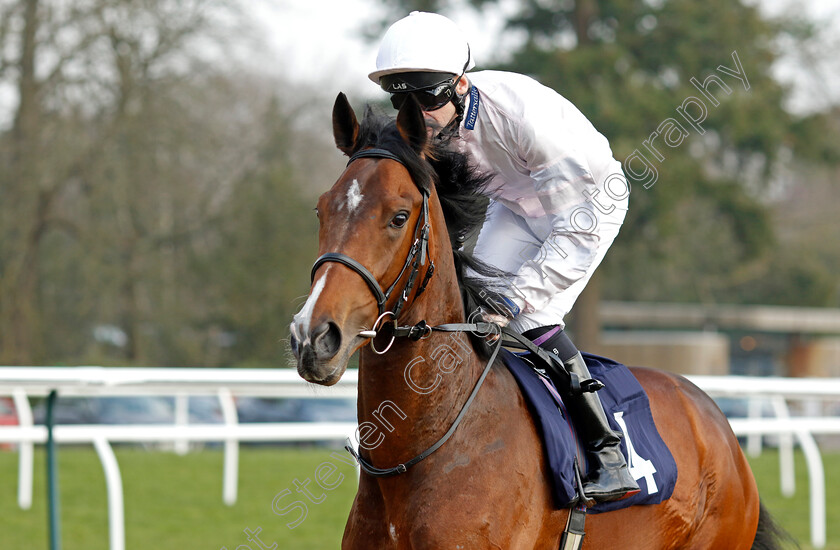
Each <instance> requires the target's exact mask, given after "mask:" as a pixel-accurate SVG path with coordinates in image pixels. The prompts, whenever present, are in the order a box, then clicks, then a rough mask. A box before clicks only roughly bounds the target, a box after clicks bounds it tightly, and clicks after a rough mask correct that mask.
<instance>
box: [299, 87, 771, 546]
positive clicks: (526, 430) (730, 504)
mask: <svg viewBox="0 0 840 550" xmlns="http://www.w3.org/2000/svg"><path fill="white" fill-rule="evenodd" d="M333 132H334V137H335V142H336V145H337V146H338V148H339V149H340V150H341V151H343V152H344V153H345V154H346V155H348V156H349V157H351V159H350V162H349V163H348V165H347V167H346V169H345V170H344V172H343V173H342V174H341V175H340V177H339V178H338V181H337V182H336V183H335V184H334V185H333V186H332V188H331V189H330V190H329V191H327V192H326V193H324V194H323V195H322V196H321V197H320V199H319V200H318V206H317V209H316V211H317V215H318V217H319V220H320V230H319V255H320V257H319V260H318V261H317V262H316V264H315V266H314V268H313V272H312V286H311V290H310V294H309V297H308V299H307V301H306V303H305V304H304V306H303V307H302V309H301V311H300V312H299V313H298V314H297V315H295V317H294V320H293V322H292V325H291V333H292V336H291V344H292V350H293V353H294V355H295V356H296V360H297V369H298V372H299V374H300V376H302V377H303V378H304V379H305V380H307V381H309V382H312V383H315V384H321V385H332V384H335V383H336V382H337V381H338V380H339V379H340V378H341V376H342V374H343V373H344V372H345V369H346V368H347V364H348V361H349V359H350V357H351V355H353V354H354V353H355V352H356V351H359V350H361V351H360V355H359V388H358V421H359V430H358V431H357V439H358V440H359V445H360V450H359V455H360V456H361V460H362V461H363V462H364V464H365V465H367V467H366V468H365V469H364V470H365V471H363V472H362V473H361V477H360V480H359V487H358V492H357V494H356V497H355V500H354V502H353V505H352V508H351V510H350V516H349V519H348V521H347V525H346V527H345V531H344V537H343V541H342V548H343V549H366V550H367V549H377V550H380V549H393V550H409V549H410V550H420V549H430V550H431V549H441V548H447V549H466V550H489V549H504V550H516V549H528V550H531V549H544V550H555V549H557V548H558V544H559V541H560V538H561V534H562V531H563V529H564V527H565V525H566V519H567V517H568V514H569V510H565V509H557V508H556V507H555V505H554V502H553V500H552V494H551V488H550V483H549V478H548V472H547V465H546V461H545V459H544V457H543V452H542V448H541V442H540V439H539V436H538V433H537V431H536V428H535V427H534V423H533V421H532V419H531V416H530V413H529V410H528V406H527V404H526V403H525V401H524V399H523V397H522V395H521V393H520V390H519V388H518V386H517V383H516V381H515V380H514V378H513V376H512V375H511V374H510V372H509V371H508V369H507V368H505V366H504V365H503V364H502V363H501V361H499V362H497V363H496V364H494V365H491V366H487V358H488V356H489V355H490V353H489V349H490V347H489V346H490V345H489V344H488V338H487V337H486V336H487V335H486V334H484V335H482V334H475V333H470V334H466V333H463V332H462V333H458V332H450V333H445V332H437V331H433V330H431V328H430V327H429V325H447V324H449V325H450V326H459V325H458V324H459V323H464V322H465V321H466V320H467V317H468V316H469V315H470V314H471V313H472V312H473V311H474V310H475V309H476V308H477V307H479V306H481V305H482V304H483V303H485V302H486V300H487V298H488V296H490V297H492V296H493V292H494V290H493V289H492V288H491V287H489V286H487V284H486V282H482V280H479V279H478V278H470V277H469V276H468V274H469V270H468V268H470V269H476V270H479V272H480V269H481V268H480V265H478V264H476V262H475V261H474V260H473V259H472V258H471V257H470V256H469V254H467V253H466V252H464V251H463V250H461V243H462V241H463V239H464V236H465V235H466V234H468V233H469V232H470V231H474V230H476V229H477V228H478V227H480V224H481V223H482V217H483V212H484V203H482V202H481V201H480V199H479V198H480V196H481V195H480V193H481V191H482V188H483V185H485V183H486V180H485V179H483V178H482V177H480V176H478V175H477V174H475V173H474V171H473V170H472V169H471V167H470V165H469V159H467V158H465V157H464V156H463V155H461V154H459V153H457V152H452V151H449V150H447V149H446V148H444V147H443V146H441V145H438V144H436V143H435V142H434V140H430V139H429V138H428V132H427V127H426V123H425V120H424V117H423V114H422V111H421V110H420V108H419V106H418V104H417V103H416V101H413V100H412V99H410V100H409V101H406V102H405V104H404V105H403V107H402V109H401V110H400V111H399V113H398V115H397V117H396V120H395V121H394V120H391V119H390V118H387V117H384V116H382V115H377V114H375V113H373V111H372V110H371V109H370V108H368V109H367V111H366V113H365V116H364V118H363V120H362V123H361V124H359V122H358V121H357V118H356V115H355V113H354V111H353V109H352V108H351V106H350V104H349V102H348V101H347V99H346V97H345V96H344V94H339V96H338V98H337V100H336V103H335V106H334V108H333ZM386 284H388V285H390V286H389V287H388V289H387V290H383V289H384V288H385V287H384V285H386ZM393 312H396V313H393ZM397 321H398V322H399V324H401V325H406V327H408V328H403V329H398V330H401V331H402V333H399V334H395V329H394V328H393V326H394V325H395V324H396V322H397ZM426 321H428V325H427V324H426ZM461 326H464V325H461ZM383 327H391V328H390V332H389V330H385V329H384V328H383ZM412 332H413V334H411V333H412ZM374 335H376V338H375V339H374V340H373V344H374V346H377V347H378V348H379V349H378V351H375V350H374V346H370V347H368V346H366V344H368V343H369V342H370V341H371V338H372V337H373V336H374ZM394 336H397V338H396V339H394ZM389 342H390V343H391V344H392V346H391V347H390V349H388V350H387V352H385V353H382V352H383V349H384V348H385V346H386V345H388V344H389ZM485 367H486V368H485ZM632 373H633V375H634V376H635V377H636V378H637V379H638V380H639V382H640V383H641V385H642V386H643V388H644V389H645V391H646V392H647V394H648V396H649V398H650V404H651V409H652V414H653V417H654V420H655V423H656V426H657V427H658V429H659V432H660V434H661V436H662V438H663V440H664V441H665V443H666V444H667V445H668V447H669V448H670V450H671V452H672V454H673V457H674V459H675V461H676V463H677V466H678V470H679V475H678V479H677V483H676V486H675V488H674V491H673V494H672V496H671V498H670V499H668V500H665V501H664V502H662V503H661V504H657V505H646V506H633V507H630V508H625V509H622V510H617V511H613V512H608V513H602V514H596V515H590V516H589V517H588V521H587V524H586V527H587V528H586V532H587V534H586V537H585V539H584V542H583V548H609V549H612V548H622V549H624V548H634V549H657V550H659V549H669V548H673V549H676V548H680V549H685V548H689V549H726V550H740V549H749V548H755V549H758V548H776V547H777V542H778V540H779V539H780V534H779V533H778V532H776V531H774V530H772V529H771V528H770V527H771V525H772V518H770V517H769V515H768V514H767V513H766V511H765V510H764V508H763V507H762V506H761V504H760V502H759V496H758V491H757V489H756V485H755V481H754V479H753V476H752V472H751V470H750V467H749V465H748V463H747V460H746V458H745V457H744V454H743V453H742V451H741V448H740V446H739V444H738V441H737V439H736V438H735V436H734V435H733V433H732V430H731V429H730V427H729V423H728V422H727V420H726V418H725V417H724V415H723V414H722V413H721V412H720V410H719V409H718V407H717V406H716V405H715V403H714V402H713V401H712V400H711V399H710V398H709V397H708V396H707V395H706V394H704V393H703V392H702V391H701V390H699V389H698V388H697V387H696V386H694V385H693V384H691V383H690V382H688V381H687V380H686V379H685V378H682V377H680V376H678V375H674V374H669V373H665V372H661V371H657V370H652V369H646V368H633V369H632ZM479 380H481V381H483V382H484V383H483V386H481V387H480V391H478V389H479V384H477V381H479ZM465 404H467V406H466V407H465ZM459 422H460V424H459ZM454 428H457V429H454ZM447 436H448V440H447ZM443 441H445V443H442V442H443ZM424 450H425V451H424ZM430 450H431V451H433V452H429V451H430ZM418 455H419V456H418ZM424 455H425V456H424ZM413 457H414V458H413ZM409 459H411V460H409ZM417 459H420V460H417ZM398 465H400V466H398ZM402 465H406V466H402ZM408 466H410V467H408ZM370 468H373V470H374V471H375V470H376V469H377V468H381V470H383V471H385V470H388V471H389V473H390V474H395V475H389V476H387V477H381V476H378V475H371V473H368V472H369V469H370Z"/></svg>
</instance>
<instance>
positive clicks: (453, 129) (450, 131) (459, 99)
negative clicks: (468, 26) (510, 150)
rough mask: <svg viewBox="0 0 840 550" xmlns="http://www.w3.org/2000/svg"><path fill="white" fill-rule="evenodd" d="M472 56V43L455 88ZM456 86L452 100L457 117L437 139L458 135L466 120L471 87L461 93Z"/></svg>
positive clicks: (442, 139) (446, 138)
mask: <svg viewBox="0 0 840 550" xmlns="http://www.w3.org/2000/svg"><path fill="white" fill-rule="evenodd" d="M470 56H471V52H470V45H469V44H467V62H466V63H464V68H463V69H462V70H461V74H460V76H458V79H457V80H456V81H455V88H457V87H458V84H460V82H461V79H462V78H464V75H465V74H466V72H467V67H468V66H469V64H470ZM471 87H472V84H470V88H471ZM455 88H453V90H452V91H453V92H454V93H453V94H452V99H451V100H450V101H452V104H453V105H455V118H453V119H452V122H450V123H449V124H447V125H446V127H445V128H444V129H443V130H441V131H440V133H439V134H438V135H437V139H439V140H441V141H449V140H450V139H452V138H454V137H458V131H459V130H460V128H461V121H463V120H464V103H465V102H466V98H467V96H468V95H469V94H470V89H469V88H467V91H466V92H465V93H463V94H459V93H458V92H457V91H455Z"/></svg>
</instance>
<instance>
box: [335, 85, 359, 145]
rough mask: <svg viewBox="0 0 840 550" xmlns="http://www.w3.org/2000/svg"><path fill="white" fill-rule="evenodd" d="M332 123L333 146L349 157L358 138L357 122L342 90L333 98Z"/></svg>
mask: <svg viewBox="0 0 840 550" xmlns="http://www.w3.org/2000/svg"><path fill="white" fill-rule="evenodd" d="M332 123H333V136H334V137H335V146H336V147H338V148H339V149H340V150H341V151H342V152H343V153H344V154H345V155H347V156H348V157H349V156H350V155H352V154H353V151H355V149H356V142H357V141H358V140H359V122H358V121H357V120H356V113H354V112H353V107H351V106H350V102H349V101H347V96H346V95H344V92H339V94H338V97H336V98H335V105H333V113H332Z"/></svg>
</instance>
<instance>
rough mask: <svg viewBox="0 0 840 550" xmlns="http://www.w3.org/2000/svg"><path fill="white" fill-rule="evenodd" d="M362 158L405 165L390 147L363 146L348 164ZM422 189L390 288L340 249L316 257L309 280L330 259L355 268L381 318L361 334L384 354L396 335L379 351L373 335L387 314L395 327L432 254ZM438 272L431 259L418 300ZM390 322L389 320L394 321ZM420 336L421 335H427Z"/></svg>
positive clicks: (426, 198) (425, 194) (426, 194)
mask: <svg viewBox="0 0 840 550" xmlns="http://www.w3.org/2000/svg"><path fill="white" fill-rule="evenodd" d="M361 158H374V159H389V160H394V161H396V162H399V163H400V164H402V165H403V166H405V162H403V160H402V159H401V158H400V157H398V156H397V155H395V154H394V153H392V152H391V151H388V150H387V149H379V148H373V149H362V150H361V151H358V152H356V153H354V154H353V156H351V157H350V160H349V161H347V166H349V165H350V164H351V163H352V162H353V161H355V160H358V159H361ZM418 188H419V189H420V194H421V195H423V207H422V210H421V212H420V217H419V218H417V225H415V227H414V243H413V244H412V245H411V250H409V252H408V257H406V259H405V263H404V264H403V267H402V269H401V270H400V274H399V275H397V278H396V279H395V280H394V282H393V283H391V286H389V287H388V289H387V290H383V289H382V286H380V284H379V281H377V280H376V277H374V276H373V274H372V273H371V272H370V271H369V270H368V269H367V268H366V267H365V266H363V265H362V264H361V263H359V262H358V261H356V260H354V259H353V258H351V257H350V256H348V255H346V254H341V253H340V252H327V253H326V254H323V255H321V256H320V257H319V258H318V259H317V260H315V264H314V265H313V266H312V273H311V274H310V280H311V281H314V280H315V272H316V271H318V268H320V267H321V266H322V265H324V264H325V263H328V262H335V263H339V264H342V265H344V266H347V267H349V268H350V269H352V270H353V271H355V272H356V273H357V274H358V275H359V276H360V277H361V278H362V279H363V280H364V281H365V283H367V285H368V287H369V288H370V290H371V292H373V296H374V298H376V306H377V308H378V309H379V318H378V319H377V320H376V322H375V323H374V325H373V330H371V331H363V332H362V333H361V334H360V335H361V336H363V337H368V338H371V348H372V349H373V351H374V352H376V353H377V354H380V355H381V354H383V353H385V352H386V351H388V349H389V348H390V347H391V344H393V341H394V340H393V338H391V342H390V343H389V344H388V346H387V347H386V348H385V349H383V350H378V349H376V347H375V346H374V336H375V335H376V331H377V328H378V327H379V325H380V324H381V323H383V321H384V319H385V318H386V317H389V316H390V317H391V321H392V322H393V328H394V329H396V328H397V327H396V321H397V318H398V317H399V315H400V312H401V311H402V309H403V306H405V304H406V302H408V297H409V295H410V294H411V291H412V289H413V288H414V283H415V282H416V280H417V276H418V275H419V273H420V270H421V268H422V267H423V266H425V265H426V257H427V256H428V254H429V230H430V229H431V226H430V224H429V190H428V189H425V188H424V187H422V186H418ZM409 268H410V269H411V272H410V273H409V275H408V280H407V281H406V283H405V286H404V287H403V289H402V291H401V292H400V295H399V299H398V300H397V303H396V305H395V306H394V309H393V311H386V310H385V307H386V304H387V303H388V301H389V300H390V298H391V295H392V294H393V292H394V289H395V288H396V286H397V283H399V282H400V280H402V278H403V276H404V275H405V273H406V271H408V270H409ZM434 272H435V264H434V262H433V261H432V260H431V258H430V259H429V267H428V269H426V274H425V275H424V276H423V280H422V282H421V283H420V286H419V287H418V288H417V294H415V296H414V299H415V300H416V299H417V297H418V296H420V295H421V294H423V291H424V290H426V285H428V284H429V280H430V279H431V278H432V275H433V274H434ZM391 321H389V323H390V322H391ZM427 335H428V333H427V334H425V335H421V336H427Z"/></svg>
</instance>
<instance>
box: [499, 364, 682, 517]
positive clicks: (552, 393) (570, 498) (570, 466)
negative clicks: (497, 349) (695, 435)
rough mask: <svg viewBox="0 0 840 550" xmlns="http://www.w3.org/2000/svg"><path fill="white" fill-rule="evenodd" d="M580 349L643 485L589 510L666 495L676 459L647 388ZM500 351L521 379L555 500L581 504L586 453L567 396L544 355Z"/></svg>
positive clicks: (661, 498)
mask: <svg viewBox="0 0 840 550" xmlns="http://www.w3.org/2000/svg"><path fill="white" fill-rule="evenodd" d="M546 355H547V354H546ZM581 355H582V356H583V358H584V360H585V361H586V364H587V367H588V368H589V371H590V373H591V374H592V377H593V379H595V380H597V381H600V382H601V383H603V384H604V387H603V388H602V389H600V390H599V393H598V395H599V396H600V398H601V402H602V403H603V405H604V410H605V411H606V413H607V417H608V419H609V421H610V425H611V427H612V429H614V430H615V431H618V432H620V433H621V434H623V437H622V440H621V451H622V453H623V454H624V456H625V458H626V459H627V465H628V468H629V470H630V473H631V475H633V477H634V478H635V479H636V481H637V482H639V488H640V489H641V491H640V492H639V493H638V494H636V495H633V496H631V497H628V498H626V499H623V500H619V501H613V502H603V503H598V504H596V505H595V506H593V507H591V508H589V509H588V510H587V511H586V512H587V513H590V514H597V513H603V512H609V511H613V510H619V509H622V508H627V507H629V506H634V505H644V504H659V503H660V502H662V501H664V500H667V499H668V498H670V496H671V494H672V493H673V490H674V485H675V484H676V481H677V465H676V462H675V461H674V458H673V456H672V455H671V452H670V451H669V450H668V447H667V446H666V445H665V442H664V441H663V440H662V438H661V436H660V435H659V432H658V431H657V429H656V425H655V423H654V421H653V416H652V414H651V411H650V402H649V400H648V397H647V394H646V393H645V391H644V389H643V388H642V387H641V385H640V384H639V382H638V381H637V380H636V378H635V377H634V376H633V374H632V373H631V372H630V370H629V369H628V368H627V367H626V366H624V365H622V364H620V363H618V362H616V361H613V360H611V359H607V358H605V357H599V356H597V355H592V354H588V353H582V354H581ZM500 356H501V357H502V360H503V361H504V364H505V365H506V366H507V368H508V370H509V371H510V372H511V374H513V376H514V378H515V379H516V381H517V383H518V384H519V387H520V389H521V391H522V394H523V396H524V397H525V400H526V401H527V402H528V407H529V409H530V411H531V414H532V416H533V418H534V422H535V424H536V426H537V430H538V432H539V433H540V435H541V438H542V442H543V450H544V452H545V455H546V461H547V463H548V466H549V469H550V474H551V475H550V477H551V484H552V489H553V491H552V494H553V496H554V501H555V505H556V506H557V507H558V508H569V507H575V506H578V505H580V504H581V502H580V501H581V499H580V494H579V487H580V478H581V477H585V475H584V474H585V473H586V460H585V456H586V454H585V453H584V452H583V448H582V445H581V443H580V442H579V441H578V438H577V435H576V433H575V429H574V424H573V423H572V422H571V419H570V418H569V414H568V412H567V410H566V407H565V405H564V403H563V399H562V398H561V396H560V394H559V393H558V392H557V390H556V388H555V387H554V385H553V384H552V382H551V380H550V379H549V378H548V376H546V375H545V372H544V371H543V370H542V369H541V368H540V364H541V361H544V360H545V359H544V358H536V357H534V356H533V354H531V353H526V354H516V353H513V352H511V351H508V350H507V349H502V351H501V353H500ZM531 359H533V361H532V360H531Z"/></svg>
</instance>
